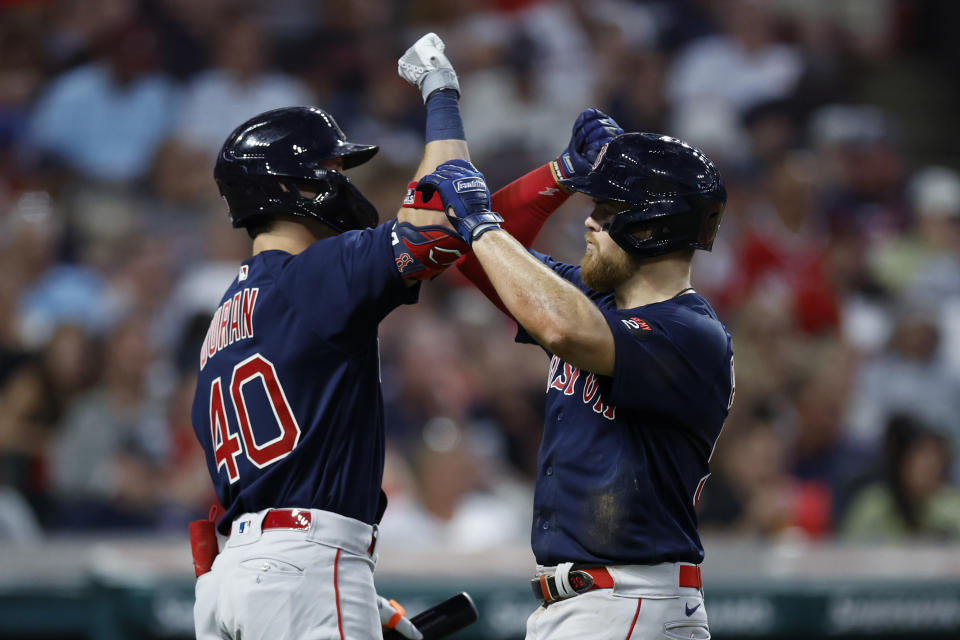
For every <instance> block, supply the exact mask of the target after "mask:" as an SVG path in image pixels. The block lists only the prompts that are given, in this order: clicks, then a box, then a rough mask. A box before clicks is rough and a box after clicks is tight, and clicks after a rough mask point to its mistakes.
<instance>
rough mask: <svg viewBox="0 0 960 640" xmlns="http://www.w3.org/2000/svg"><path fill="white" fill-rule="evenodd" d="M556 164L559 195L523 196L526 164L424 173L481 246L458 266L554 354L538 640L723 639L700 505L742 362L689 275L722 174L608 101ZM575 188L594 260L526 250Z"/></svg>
mask: <svg viewBox="0 0 960 640" xmlns="http://www.w3.org/2000/svg"><path fill="white" fill-rule="evenodd" d="M548 166H549V168H550V170H551V173H552V175H553V178H554V179H555V181H556V186H558V187H560V189H562V190H563V193H562V194H561V195H555V196H552V197H551V199H546V198H547V196H546V195H544V196H542V197H543V198H544V199H540V200H530V201H526V202H525V201H524V200H523V198H521V197H517V194H518V193H526V191H525V189H524V184H525V183H528V182H529V180H530V176H529V175H528V176H525V177H524V178H521V179H520V180H519V181H517V182H515V183H512V184H511V185H510V186H508V187H506V188H505V189H503V190H501V191H499V192H497V193H496V194H494V195H493V197H492V201H491V196H490V193H489V191H488V190H487V187H486V184H485V182H484V179H483V176H482V174H480V173H479V172H478V171H477V170H476V169H475V168H474V167H473V166H472V165H471V164H470V163H469V162H468V161H466V160H462V159H461V160H453V161H451V162H448V163H445V164H443V165H441V166H439V167H437V169H436V170H435V171H434V172H433V173H431V174H430V175H427V176H425V177H423V178H422V179H421V180H420V181H419V184H418V185H417V186H416V189H417V190H418V192H419V193H420V194H421V195H420V199H421V202H423V203H425V204H424V206H434V207H437V206H438V205H440V208H442V209H443V210H444V211H445V212H446V214H447V217H448V219H449V220H450V222H451V224H452V225H453V226H454V227H455V228H456V230H457V232H458V233H459V234H460V236H461V238H462V239H463V240H464V242H466V243H468V244H469V245H470V246H471V249H472V253H471V254H469V255H467V256H465V257H464V258H463V259H461V261H460V262H459V263H458V267H459V268H461V270H462V271H463V272H464V273H465V274H467V275H468V277H470V278H471V280H473V282H474V283H475V284H476V285H477V286H478V287H479V288H480V289H481V290H482V291H483V292H484V293H485V294H486V295H487V296H488V297H489V298H490V299H491V300H492V301H493V302H494V303H495V304H497V305H498V306H500V308H501V309H504V310H505V311H506V312H507V313H509V314H510V315H511V316H512V317H513V318H514V319H516V321H517V323H518V325H519V331H518V335H517V341H519V342H527V343H534V344H538V345H540V346H541V347H542V348H543V349H544V351H546V352H547V354H548V355H549V356H550V358H551V359H550V367H549V376H548V380H547V389H546V413H545V415H546V418H545V425H544V432H543V438H542V441H541V445H540V451H539V455H538V473H537V480H536V488H535V495H534V518H533V529H532V535H531V539H532V544H533V551H534V555H535V556H536V559H537V563H538V566H537V570H536V575H535V576H534V577H533V579H532V580H531V586H532V589H533V592H534V595H535V596H536V598H537V600H538V601H539V602H540V603H541V606H540V607H539V608H538V609H536V610H535V611H534V613H533V614H532V615H531V616H530V617H529V618H528V620H527V634H526V637H527V640H546V639H550V640H564V639H576V640H580V639H581V638H610V639H617V640H622V639H623V638H634V639H641V638H642V639H644V640H646V639H653V638H657V639H661V638H676V639H681V638H682V639H684V640H690V639H691V638H693V639H699V640H703V639H707V638H709V637H710V633H709V630H708V624H707V614H706V610H705V608H704V605H703V597H702V578H701V573H700V566H699V565H700V563H701V562H702V560H703V555H704V554H703V546H702V544H701V542H700V538H699V536H698V533H697V518H696V513H695V511H694V507H695V506H696V503H697V501H698V498H699V496H700V492H701V491H702V489H703V486H704V483H705V482H706V480H707V478H708V477H709V475H710V472H709V460H710V457H711V455H712V453H713V448H714V446H715V444H716V441H717V438H718V437H719V435H720V431H721V429H722V426H723V422H724V420H725V419H726V416H727V413H728V411H729V409H730V407H731V406H732V403H733V396H734V373H733V352H732V346H731V340H730V336H729V334H728V333H727V331H726V330H725V328H724V327H723V325H722V324H721V323H720V321H719V320H718V319H717V316H716V314H715V313H714V311H713V309H712V308H711V307H710V304H709V303H708V302H707V300H706V299H704V298H703V297H702V296H701V295H699V294H698V293H697V292H696V291H695V290H694V289H693V288H692V286H691V283H690V271H691V260H692V257H693V252H694V250H696V249H702V250H706V251H709V250H710V249H711V247H712V245H713V241H714V238H715V236H716V233H717V230H718V228H719V224H720V218H721V215H722V212H723V208H724V205H725V203H726V192H725V189H724V186H723V182H722V180H721V177H720V174H719V173H718V171H717V170H716V168H715V167H714V165H713V163H712V162H711V161H710V160H709V159H708V158H707V157H706V156H705V155H704V154H703V152H702V151H700V150H698V149H696V148H694V147H692V146H690V145H688V144H686V143H684V142H683V141H681V140H677V139H675V138H671V137H668V136H664V135H658V134H649V133H622V130H620V128H619V127H618V126H617V125H616V123H615V122H613V121H612V120H611V119H609V118H608V117H606V116H605V115H604V114H602V113H601V112H599V111H596V110H593V109H590V110H587V111H585V112H584V113H582V114H581V116H580V118H578V120H577V122H576V123H575V125H574V129H573V135H572V137H571V141H570V144H569V146H568V147H567V149H566V150H565V151H564V152H563V153H562V154H561V155H560V157H559V158H557V160H555V161H553V162H552V163H550V165H548ZM544 175H546V174H545V173H544ZM558 190H559V189H558ZM571 192H580V193H583V194H585V195H587V196H589V197H590V198H591V199H592V200H593V209H592V211H591V212H590V214H589V216H588V217H587V218H586V222H585V225H586V234H585V235H586V245H587V246H586V252H585V253H584V256H583V258H582V260H581V262H580V265H571V264H563V263H560V262H557V261H555V260H553V259H552V258H551V257H549V256H547V255H544V254H542V253H538V252H536V251H533V250H529V249H528V248H527V247H528V246H529V245H530V243H531V242H532V241H533V239H534V238H535V237H536V235H537V232H538V231H539V229H540V228H541V226H542V224H543V223H544V221H545V220H546V219H547V217H548V216H549V215H550V213H552V211H553V210H554V209H555V208H556V206H558V205H559V203H560V202H562V201H563V199H565V197H566V196H567V195H568V194H569V193H571ZM437 196H439V198H438V197H437ZM437 200H439V201H440V203H438V202H437Z"/></svg>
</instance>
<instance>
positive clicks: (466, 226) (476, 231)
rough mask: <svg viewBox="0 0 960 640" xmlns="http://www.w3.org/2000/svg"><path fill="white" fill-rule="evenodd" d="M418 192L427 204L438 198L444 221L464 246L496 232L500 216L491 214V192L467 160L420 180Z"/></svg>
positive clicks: (443, 165)
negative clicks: (492, 231) (441, 206)
mask: <svg viewBox="0 0 960 640" xmlns="http://www.w3.org/2000/svg"><path fill="white" fill-rule="evenodd" d="M417 191H420V192H422V193H423V199H424V200H425V201H429V200H430V199H431V198H432V197H433V194H434V193H439V194H440V200H441V201H442V202H443V209H444V211H445V212H446V214H447V220H449V221H450V224H452V225H453V227H454V229H456V230H457V233H459V234H460V237H461V238H463V240H464V242H466V243H467V244H473V242H474V241H475V240H476V239H477V238H479V237H480V236H481V235H483V234H484V233H486V232H487V231H490V230H491V229H499V228H500V223H501V222H503V216H501V215H500V214H499V213H494V212H493V211H490V190H489V189H488V188H487V183H486V182H485V181H484V179H483V174H482V173H480V172H479V171H477V169H476V167H474V166H473V165H472V164H470V163H469V162H468V161H466V160H461V159H459V158H458V159H456V160H451V161H450V162H446V163H444V164H442V165H440V166H439V167H437V168H436V170H435V171H434V172H433V173H428V174H427V175H425V176H423V177H422V178H420V182H419V183H418V184H417Z"/></svg>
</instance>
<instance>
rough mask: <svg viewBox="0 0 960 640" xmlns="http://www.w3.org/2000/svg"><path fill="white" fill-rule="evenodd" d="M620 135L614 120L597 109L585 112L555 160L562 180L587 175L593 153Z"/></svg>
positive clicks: (591, 166)
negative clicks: (568, 141) (565, 146)
mask: <svg viewBox="0 0 960 640" xmlns="http://www.w3.org/2000/svg"><path fill="white" fill-rule="evenodd" d="M621 133H623V129H622V128H621V127H620V125H618V124H617V121H616V120H614V119H613V118H611V117H610V116H608V115H607V114H605V113H604V112H603V111H600V110H599V109H586V110H584V111H583V112H581V113H580V115H579V116H577V120H576V122H574V123H573V133H572V134H571V135H570V143H569V144H568V145H567V148H566V149H564V150H563V152H562V153H561V154H560V155H559V156H558V157H557V170H558V172H559V174H560V177H562V178H570V177H572V176H575V175H576V176H585V175H587V174H588V173H590V170H591V169H592V168H593V163H594V162H595V161H596V159H597V154H598V153H600V149H602V148H603V145H605V144H607V143H608V142H610V140H611V139H612V138H613V137H614V136H618V135H620V134H621Z"/></svg>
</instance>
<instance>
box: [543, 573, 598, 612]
mask: <svg viewBox="0 0 960 640" xmlns="http://www.w3.org/2000/svg"><path fill="white" fill-rule="evenodd" d="M566 571H567V584H568V585H569V588H568V587H567V586H565V585H563V584H562V576H561V583H559V584H558V582H557V574H558V573H562V572H561V571H559V570H558V571H557V572H555V573H554V574H553V575H550V574H546V573H545V574H543V575H541V576H539V577H536V578H533V579H531V580H530V586H531V588H532V589H533V595H534V596H535V597H536V598H537V600H538V601H539V602H540V603H541V604H542V605H543V606H545V607H546V606H549V605H551V604H553V603H554V602H558V601H560V600H566V599H568V598H572V597H574V596H578V595H580V594H581V593H584V592H585V591H590V589H592V588H593V584H594V579H593V576H592V575H590V574H589V573H587V572H586V571H583V570H581V569H571V568H570V567H569V565H568V566H567V567H566Z"/></svg>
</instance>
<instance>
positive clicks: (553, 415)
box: [517, 251, 734, 565]
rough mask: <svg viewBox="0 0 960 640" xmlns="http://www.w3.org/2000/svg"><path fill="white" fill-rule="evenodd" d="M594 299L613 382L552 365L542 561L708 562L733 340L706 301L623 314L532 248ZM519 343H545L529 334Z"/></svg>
mask: <svg viewBox="0 0 960 640" xmlns="http://www.w3.org/2000/svg"><path fill="white" fill-rule="evenodd" d="M531 253H532V254H533V255H534V256H536V257H537V258H539V259H540V260H542V261H543V262H544V263H545V264H546V265H547V266H548V267H550V268H551V269H553V270H554V271H555V272H556V273H558V274H559V275H560V276H561V277H563V278H565V279H566V280H568V281H569V282H571V283H573V284H574V285H575V286H576V287H578V288H579V289H580V290H581V291H583V292H584V293H585V294H586V295H587V296H589V297H590V298H591V299H592V300H593V301H594V303H595V304H596V305H597V307H598V308H599V309H600V311H601V313H603V316H604V318H605V319H606V321H607V324H608V325H609V326H610V330H611V331H612V332H613V338H614V343H615V347H616V355H615V365H614V372H613V376H599V375H596V374H593V373H590V372H589V371H581V370H580V369H578V368H577V367H574V366H572V365H570V364H569V363H567V362H564V361H563V360H561V359H560V358H558V357H557V356H553V357H552V358H551V361H550V374H549V376H548V379H547V400H546V418H545V425H544V432H543V440H542V442H541V444H540V451H539V454H538V464H537V470H538V474H537V481H536V490H535V494H534V505H533V531H532V535H531V537H532V543H533V552H534V555H535V556H536V558H537V562H539V563H540V564H543V565H556V564H559V563H561V562H579V563H589V564H656V563H660V562H692V563H699V562H701V561H702V560H703V546H702V544H701V543H700V537H699V535H698V534H697V516H696V513H695V512H694V507H695V504H696V502H697V500H698V499H699V494H700V491H701V490H702V489H703V484H704V482H706V479H707V477H708V476H709V474H710V471H709V460H710V456H711V454H712V453H713V447H714V445H715V444H716V441H717V438H718V436H719V435H720V430H721V428H722V427H723V422H724V420H725V419H726V417H727V412H728V411H729V409H730V406H731V405H732V404H733V394H734V391H733V390H734V373H733V349H732V345H731V341H730V335H729V334H728V333H727V331H726V329H724V327H723V325H722V324H721V323H720V321H719V320H718V319H717V316H716V314H715V313H714V311H713V309H712V308H711V307H710V304H709V303H708V302H707V301H706V300H705V299H704V298H703V297H702V296H700V295H698V294H695V293H689V294H685V295H678V296H676V297H674V298H671V299H669V300H665V301H663V302H657V303H654V304H648V305H644V306H641V307H636V308H633V309H618V308H617V307H616V302H615V300H614V296H613V294H612V293H609V294H600V293H597V292H595V291H593V290H591V289H590V288H589V287H587V286H586V285H584V284H583V281H582V280H581V279H580V267H579V266H573V265H569V264H562V263H559V262H556V261H554V260H553V259H551V258H550V257H549V256H545V255H543V254H540V253H537V252H535V251H531ZM517 340H518V341H520V342H534V340H533V339H532V338H531V337H530V335H529V334H527V333H526V331H525V330H523V328H522V327H521V329H520V331H519V334H518V336H517Z"/></svg>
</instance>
